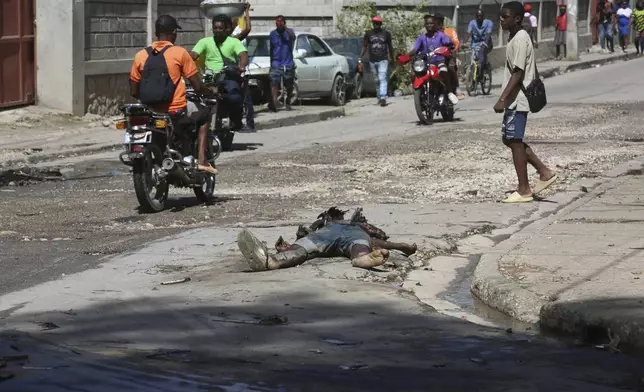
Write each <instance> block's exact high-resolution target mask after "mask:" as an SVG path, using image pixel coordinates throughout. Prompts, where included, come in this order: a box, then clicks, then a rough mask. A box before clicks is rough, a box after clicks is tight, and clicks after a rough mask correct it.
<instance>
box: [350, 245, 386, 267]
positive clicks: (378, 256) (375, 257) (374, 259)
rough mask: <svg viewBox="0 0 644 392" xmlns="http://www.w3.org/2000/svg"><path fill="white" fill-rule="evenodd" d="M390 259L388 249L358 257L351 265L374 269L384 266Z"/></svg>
mask: <svg viewBox="0 0 644 392" xmlns="http://www.w3.org/2000/svg"><path fill="white" fill-rule="evenodd" d="M388 258H389V251H388V250H387V249H379V250H374V251H373V252H371V253H367V254H365V255H362V256H358V257H356V258H355V259H353V260H351V265H353V266H354V267H358V268H366V269H369V268H373V267H377V266H379V265H383V264H384V263H385V262H386V261H387V259H388Z"/></svg>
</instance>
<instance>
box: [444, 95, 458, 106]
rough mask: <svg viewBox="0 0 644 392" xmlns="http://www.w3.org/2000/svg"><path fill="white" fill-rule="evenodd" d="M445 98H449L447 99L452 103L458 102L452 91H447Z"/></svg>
mask: <svg viewBox="0 0 644 392" xmlns="http://www.w3.org/2000/svg"><path fill="white" fill-rule="evenodd" d="M447 98H449V101H450V102H451V103H452V105H456V104H457V103H458V98H457V97H456V95H454V93H449V94H447Z"/></svg>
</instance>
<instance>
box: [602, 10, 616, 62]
mask: <svg viewBox="0 0 644 392" xmlns="http://www.w3.org/2000/svg"><path fill="white" fill-rule="evenodd" d="M600 4H601V8H602V11H601V12H600V13H599V21H598V26H599V44H600V45H601V47H602V51H603V52H604V53H606V51H609V52H610V53H613V52H615V43H614V40H613V15H614V14H613V6H612V4H611V3H610V2H609V1H604V2H600Z"/></svg>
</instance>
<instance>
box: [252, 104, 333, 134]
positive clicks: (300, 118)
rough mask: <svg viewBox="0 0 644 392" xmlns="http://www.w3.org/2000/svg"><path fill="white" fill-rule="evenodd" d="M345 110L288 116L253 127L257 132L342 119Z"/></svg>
mask: <svg viewBox="0 0 644 392" xmlns="http://www.w3.org/2000/svg"><path fill="white" fill-rule="evenodd" d="M344 116H345V110H344V107H339V108H334V109H329V110H323V111H321V112H317V113H302V114H296V115H294V116H289V117H285V118H276V119H273V120H268V121H266V122H262V123H258V124H257V126H256V127H255V128H256V129H257V130H258V131H259V130H264V131H265V130H267V129H274V128H281V127H290V126H293V125H302V124H311V123H315V122H320V121H326V120H331V119H334V118H338V117H344Z"/></svg>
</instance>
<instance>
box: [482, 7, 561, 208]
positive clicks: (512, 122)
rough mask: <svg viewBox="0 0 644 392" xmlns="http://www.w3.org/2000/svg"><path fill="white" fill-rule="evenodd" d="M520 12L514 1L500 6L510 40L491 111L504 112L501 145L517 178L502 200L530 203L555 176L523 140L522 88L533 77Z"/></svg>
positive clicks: (525, 104) (533, 65) (533, 64)
mask: <svg viewBox="0 0 644 392" xmlns="http://www.w3.org/2000/svg"><path fill="white" fill-rule="evenodd" d="M523 12H524V10H523V4H521V3H519V2H518V1H511V2H509V3H505V4H504V5H503V7H502V8H501V27H502V28H503V30H507V31H508V32H509V33H510V39H509V41H508V44H507V46H506V49H505V58H506V59H505V63H506V67H505V68H506V69H505V77H504V81H503V92H502V93H501V96H500V97H499V100H498V101H497V103H496V105H494V111H495V112H497V113H504V114H503V122H502V124H501V132H502V135H503V144H505V145H506V146H508V147H509V148H510V149H511V150H512V160H513V161H514V169H515V170H516V173H517V178H518V180H519V186H518V188H517V190H516V191H515V192H513V193H512V194H510V195H509V196H507V197H506V198H505V199H503V202H504V203H525V202H531V201H533V200H534V196H535V195H537V194H539V193H540V192H543V191H544V190H545V189H546V188H548V187H549V186H550V185H552V183H553V182H555V180H556V179H557V175H556V174H555V173H554V172H553V171H552V170H550V169H549V168H548V167H547V166H546V165H544V164H543V162H541V161H540V160H539V158H538V157H537V156H536V155H535V153H534V152H533V151H532V149H531V148H530V146H528V145H527V144H525V143H524V142H523V137H524V135H525V128H526V124H527V121H528V112H529V111H530V106H529V104H528V99H527V98H526V96H525V94H524V90H525V88H526V87H527V86H528V85H529V84H530V82H532V80H534V78H535V77H537V76H536V70H537V65H536V59H535V53H534V47H533V46H532V40H531V39H530V36H529V35H528V33H527V32H525V31H524V30H523V29H522V28H521V23H522V20H523ZM528 163H530V164H531V165H532V166H533V167H534V168H535V169H537V172H538V173H539V180H538V181H537V183H536V185H535V189H534V192H533V191H532V189H530V182H529V180H528Z"/></svg>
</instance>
